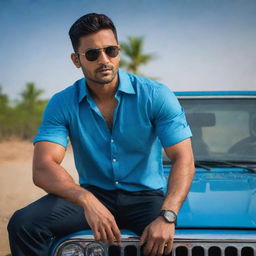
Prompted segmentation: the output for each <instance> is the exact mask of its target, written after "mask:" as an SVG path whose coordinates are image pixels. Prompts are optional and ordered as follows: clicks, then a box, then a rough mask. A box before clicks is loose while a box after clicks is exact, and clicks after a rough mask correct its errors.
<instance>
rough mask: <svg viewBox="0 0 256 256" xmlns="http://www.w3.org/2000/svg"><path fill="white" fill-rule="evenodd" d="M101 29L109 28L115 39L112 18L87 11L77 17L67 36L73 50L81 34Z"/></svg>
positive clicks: (75, 48)
mask: <svg viewBox="0 0 256 256" xmlns="http://www.w3.org/2000/svg"><path fill="white" fill-rule="evenodd" d="M102 29H111V30H112V31H113V33H114V36H115V39H116V41H117V42H118V39H117V33H116V28H115V25H114V23H113V22H112V20H111V19H110V18H109V17H107V16H106V15H104V14H97V13H88V14H86V15H84V16H82V17H81V18H79V19H78V20H77V21H76V22H75V23H74V24H73V25H72V26H71V28H70V30H69V37H70V39H71V42H72V46H73V48H74V51H75V52H76V51H77V49H78V47H79V42H80V41H79V40H80V38H81V37H82V36H86V35H89V34H92V33H95V32H98V31H100V30H102Z"/></svg>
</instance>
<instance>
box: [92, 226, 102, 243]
mask: <svg viewBox="0 0 256 256" xmlns="http://www.w3.org/2000/svg"><path fill="white" fill-rule="evenodd" d="M92 232H93V236H94V239H95V241H100V233H99V231H98V229H97V228H96V229H95V228H94V229H92Z"/></svg>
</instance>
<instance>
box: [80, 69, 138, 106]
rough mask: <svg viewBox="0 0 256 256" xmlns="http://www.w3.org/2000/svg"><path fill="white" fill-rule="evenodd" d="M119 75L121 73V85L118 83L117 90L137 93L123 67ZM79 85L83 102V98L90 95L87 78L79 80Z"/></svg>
mask: <svg viewBox="0 0 256 256" xmlns="http://www.w3.org/2000/svg"><path fill="white" fill-rule="evenodd" d="M118 75H119V85H118V89H117V91H118V92H119V91H120V92H124V93H127V94H136V92H135V91H134V88H133V86H132V83H131V80H130V78H129V75H128V73H126V72H125V71H123V70H122V69H119V70H118ZM78 87H79V102H81V101H82V99H83V98H84V97H86V96H87V95H88V89H87V86H86V79H85V78H82V79H80V80H79V81H78Z"/></svg>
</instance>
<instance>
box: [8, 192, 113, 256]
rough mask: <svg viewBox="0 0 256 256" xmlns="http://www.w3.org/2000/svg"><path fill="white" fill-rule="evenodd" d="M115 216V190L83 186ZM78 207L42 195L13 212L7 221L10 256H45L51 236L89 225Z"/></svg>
mask: <svg viewBox="0 0 256 256" xmlns="http://www.w3.org/2000/svg"><path fill="white" fill-rule="evenodd" d="M86 189H87V190H89V191H90V192H92V193H93V194H94V195H95V196H96V197H97V198H98V199H99V201H101V203H102V204H104V205H105V206H106V207H107V208H108V209H109V210H110V212H111V213H112V214H113V215H114V216H115V217H116V214H117V212H116V211H115V201H116V193H113V191H105V190H102V189H98V188H96V187H86ZM89 228H90V227H89V225H88V223H87V222H86V219H85V215H84V210H83V208H82V207H80V206H78V205H76V204H73V203H70V202H68V201H66V200H64V199H62V198H60V197H57V196H55V195H46V196H44V197H42V198H41V199H39V200H37V201H36V202H34V203H32V204H30V205H28V206H26V207H25V208H23V209H21V210H18V211H17V212H15V213H14V215H13V216H12V218H11V219H10V221H9V224H8V232H9V242H10V248H11V252H12V256H46V255H48V254H49V250H50V248H51V246H52V244H53V242H54V240H55V238H58V237H62V236H65V235H67V234H70V233H73V232H77V231H80V230H84V229H89Z"/></svg>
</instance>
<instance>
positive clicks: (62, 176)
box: [33, 161, 91, 207]
mask: <svg viewBox="0 0 256 256" xmlns="http://www.w3.org/2000/svg"><path fill="white" fill-rule="evenodd" d="M33 181H34V183H35V185H37V186H38V187H40V188H42V189H44V190H45V191H46V192H47V193H51V194H54V195H57V196H60V197H62V198H63V199H66V200H68V201H70V202H72V203H75V204H77V205H80V206H82V207H85V206H86V204H87V202H88V201H89V197H90V194H91V193H90V192H89V191H88V190H86V189H84V188H82V187H80V186H79V185H78V184H76V183H75V182H74V180H73V178H72V177H71V175H70V174H69V173H68V172H67V171H66V170H65V169H64V168H63V167H62V166H60V165H59V164H57V163H55V162H54V161H48V162H46V163H34V164H33Z"/></svg>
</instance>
